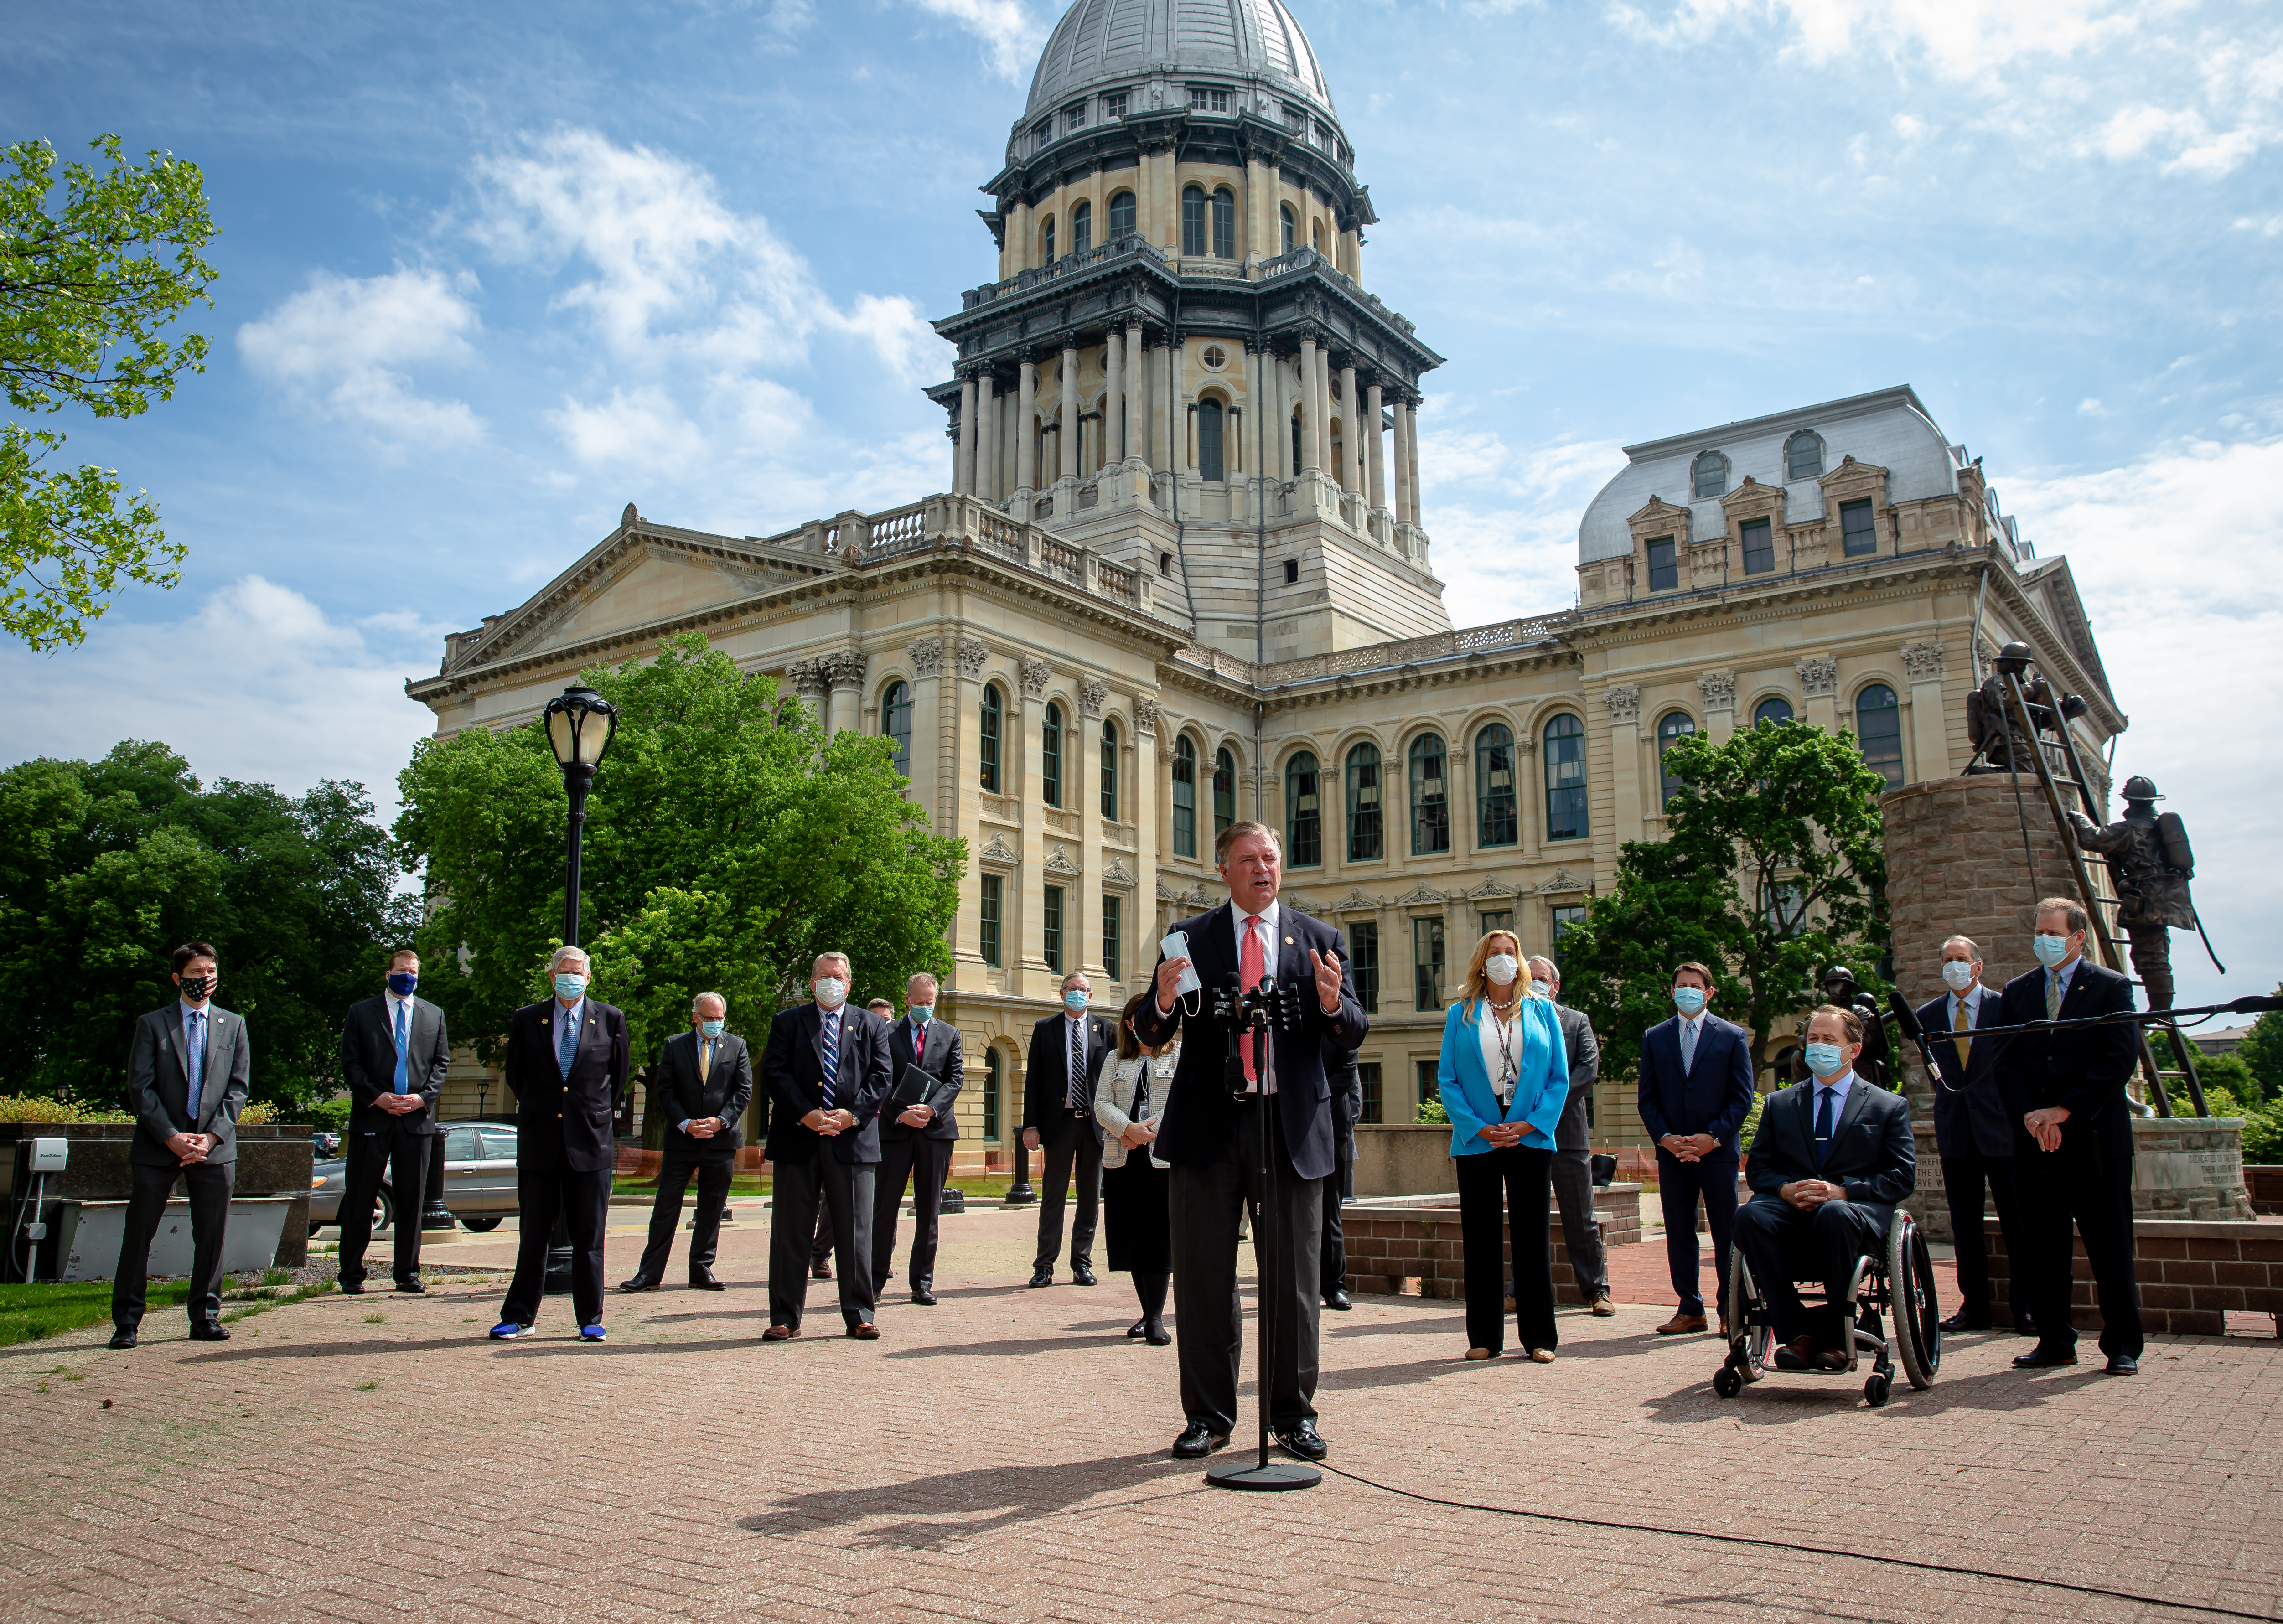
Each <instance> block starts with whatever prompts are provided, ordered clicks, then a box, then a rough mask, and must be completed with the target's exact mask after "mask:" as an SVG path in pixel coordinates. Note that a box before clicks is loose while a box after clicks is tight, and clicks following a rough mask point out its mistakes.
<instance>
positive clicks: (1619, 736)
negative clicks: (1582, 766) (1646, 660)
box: [1586, 682, 1642, 841]
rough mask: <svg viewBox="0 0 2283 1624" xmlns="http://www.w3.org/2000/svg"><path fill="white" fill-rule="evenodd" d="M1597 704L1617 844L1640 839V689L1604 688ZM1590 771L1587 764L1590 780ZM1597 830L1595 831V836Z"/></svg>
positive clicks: (1630, 685) (1632, 686) (1628, 685)
mask: <svg viewBox="0 0 2283 1624" xmlns="http://www.w3.org/2000/svg"><path fill="white" fill-rule="evenodd" d="M1601 703H1603V704H1604V705H1606V706H1608V708H1609V768H1610V776H1611V781H1612V786H1613V789H1614V793H1613V795H1612V797H1611V799H1612V802H1613V807H1612V815H1613V817H1614V818H1615V820H1616V822H1617V828H1615V829H1614V830H1612V831H1611V833H1612V834H1613V835H1615V837H1616V838H1617V839H1618V840H1621V841H1625V840H1639V839H1640V838H1641V835H1642V827H1641V749H1640V745H1641V730H1640V686H1639V685H1638V684H1636V683H1631V682H1628V683H1625V685H1623V686H1622V687H1618V688H1604V689H1603V690H1602V691H1601ZM1592 771H1593V768H1592V764H1591V763H1588V764H1587V767H1586V772H1587V774H1588V777H1589V778H1590V776H1591V773H1592ZM1600 832H1601V831H1600V830H1598V829H1597V830H1595V831H1594V833H1595V834H1596V835H1598V834H1600Z"/></svg>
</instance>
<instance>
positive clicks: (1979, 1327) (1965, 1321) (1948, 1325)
mask: <svg viewBox="0 0 2283 1624" xmlns="http://www.w3.org/2000/svg"><path fill="white" fill-rule="evenodd" d="M1942 1328H1943V1330H1944V1332H1945V1333H1948V1334H1949V1335H1952V1336H1955V1335H1957V1334H1958V1333H1960V1332H1961V1331H1987V1330H1989V1329H1990V1321H1989V1320H1988V1319H1987V1318H1986V1317H1985V1318H1979V1319H1969V1318H1968V1317H1967V1315H1966V1311H1965V1310H1964V1309H1960V1310H1959V1311H1958V1312H1957V1313H1955V1314H1952V1316H1951V1317H1949V1318H1948V1319H1945V1320H1944V1321H1943V1322H1942Z"/></svg>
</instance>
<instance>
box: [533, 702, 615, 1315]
mask: <svg viewBox="0 0 2283 1624" xmlns="http://www.w3.org/2000/svg"><path fill="white" fill-rule="evenodd" d="M542 715H543V718H544V719H545V721H546V723H547V742H548V744H549V747H550V748H551V749H552V750H554V751H555V765H557V766H559V767H561V768H562V769H563V789H564V791H565V794H567V795H568V796H570V797H571V810H570V815H569V818H568V819H567V824H568V828H567V831H566V835H565V843H564V851H565V861H564V871H563V945H564V946H565V947H576V946H577V945H578V944H579V852H580V846H581V844H582V843H583V842H584V840H585V838H586V833H587V792H588V790H589V789H593V788H594V784H595V769H596V767H597V766H600V765H602V761H603V752H604V751H605V750H609V749H610V748H611V735H612V734H613V733H615V732H616V731H618V726H619V711H618V707H617V706H615V705H613V704H612V703H611V702H610V701H609V700H607V699H605V698H604V697H603V696H602V695H600V694H597V693H596V692H595V690H594V689H593V688H588V686H587V685H586V684H585V683H583V682H574V683H573V684H572V685H571V686H570V687H569V688H565V689H564V690H563V692H562V693H561V694H560V695H557V696H556V697H555V698H553V699H550V700H549V701H548V702H547V709H546V711H544V712H543V713H542ZM550 996H552V994H551V993H550ZM547 1289H548V1290H549V1291H550V1292H554V1293H557V1294H560V1293H565V1292H568V1291H569V1290H570V1289H571V1228H570V1225H569V1224H568V1223H567V1222H565V1219H564V1217H563V1216H562V1215H561V1214H559V1213H558V1214H557V1215H556V1219H555V1232H554V1233H553V1234H552V1235H550V1236H549V1237H548V1241H547Z"/></svg>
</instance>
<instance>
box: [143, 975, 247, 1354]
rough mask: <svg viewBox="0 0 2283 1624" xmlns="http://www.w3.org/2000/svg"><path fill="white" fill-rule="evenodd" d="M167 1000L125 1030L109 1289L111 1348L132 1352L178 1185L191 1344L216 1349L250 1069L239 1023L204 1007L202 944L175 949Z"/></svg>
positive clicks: (223, 1336) (210, 998) (225, 1334)
mask: <svg viewBox="0 0 2283 1624" xmlns="http://www.w3.org/2000/svg"><path fill="white" fill-rule="evenodd" d="M174 962H175V969H174V982H175V989H176V992H177V996H176V998H175V1002H174V1003H171V1004H169V1005H168V1006H166V1007H165V1008H163V1009H154V1010H152V1012H151V1013H150V1014H147V1015H144V1017H143V1018H142V1019H141V1020H140V1021H137V1022H136V1023H135V1040H134V1043H133V1045H132V1046H131V1047H130V1048H129V1051H128V1056H127V1105H128V1108H129V1110H131V1111H133V1112H134V1113H135V1137H134V1139H133V1140H132V1142H131V1143H130V1144H129V1146H128V1151H127V1162H128V1171H129V1175H130V1176H131V1177H132V1180H133V1182H132V1184H131V1185H130V1187H129V1195H128V1201H127V1231H126V1233H125V1234H123V1235H121V1237H120V1241H119V1267H118V1269H117V1270H115V1271H114V1272H113V1277H112V1286H111V1324H112V1338H111V1345H112V1346H113V1348H132V1347H134V1346H135V1339H136V1328H137V1327H138V1326H140V1325H142V1323H143V1302H144V1291H143V1288H144V1282H145V1280H147V1279H148V1278H149V1277H150V1272H151V1240H152V1237H153V1236H155V1235H157V1234H158V1232H159V1225H160V1222H161V1221H163V1220H164V1219H165V1217H166V1216H167V1197H168V1195H169V1194H171V1193H173V1191H174V1188H175V1179H177V1178H180V1179H181V1180H182V1181H183V1184H184V1185H187V1186H188V1189H189V1193H190V1201H191V1245H192V1254H193V1261H192V1263H191V1295H190V1302H189V1308H190V1311H191V1339H192V1340H195V1341H200V1342H226V1341H228V1340H230V1332H229V1331H228V1330H227V1329H226V1328H225V1327H224V1326H223V1325H222V1320H221V1313H222V1296H221V1294H220V1293H219V1292H218V1291H217V1290H216V1289H215V1286H216V1282H217V1281H218V1280H219V1279H220V1278H221V1276H222V1231H223V1229H224V1227H225V1226H226V1225H227V1224H229V1222H230V1190H231V1187H232V1186H233V1185H235V1184H236V1183H237V1177H238V1112H239V1110H240V1109H241V1108H243V1107H244V1106H245V1092H246V1079H247V1074H248V1069H249V1062H250V1060H251V1055H250V1052H249V1050H248V1048H247V1045H246V1041H245V1022H244V1021H243V1020H241V1019H239V1018H238V1016H237V1015H234V1014H231V1013H230V1011H229V1010H227V1009H223V1008H221V1007H220V1006H217V1005H216V1004H215V1003H214V986H215V983H216V981H217V980H218V976H217V975H216V965H217V961H216V959H215V956H214V946H213V944H211V943H206V942H185V943H184V944H183V945H182V946H180V947H178V948H176V949H175V960H174Z"/></svg>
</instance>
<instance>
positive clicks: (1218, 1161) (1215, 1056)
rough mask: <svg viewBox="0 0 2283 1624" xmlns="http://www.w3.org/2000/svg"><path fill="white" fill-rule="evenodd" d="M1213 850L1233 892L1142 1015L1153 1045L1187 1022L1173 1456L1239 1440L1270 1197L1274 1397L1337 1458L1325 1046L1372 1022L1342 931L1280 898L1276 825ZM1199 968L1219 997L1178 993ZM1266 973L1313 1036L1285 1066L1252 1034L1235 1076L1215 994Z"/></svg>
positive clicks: (1164, 1141) (1312, 1442)
mask: <svg viewBox="0 0 2283 1624" xmlns="http://www.w3.org/2000/svg"><path fill="white" fill-rule="evenodd" d="M1213 857H1214V860H1215V861H1216V862H1217V863H1218V864H1219V868H1220V876H1221V879H1222V880H1223V881H1224V882H1227V886H1228V890H1229V899H1228V900H1227V902H1225V903H1223V904H1221V905H1219V907H1217V908H1214V909H1212V911H1211V912H1209V913H1202V914H1199V915H1198V916H1197V917H1196V918H1195V919H1189V920H1184V921H1181V922H1180V924H1178V925H1176V926H1174V927H1173V929H1174V930H1175V931H1177V932H1179V933H1180V934H1181V935H1183V936H1186V937H1187V938H1188V954H1187V956H1185V957H1175V958H1172V959H1167V958H1165V957H1164V956H1163V955H1162V954H1161V955H1160V956H1159V959H1158V962H1157V976H1156V984H1157V998H1155V1000H1154V1001H1145V1002H1144V1003H1143V1005H1142V1006H1141V1012H1140V1014H1139V1015H1138V1017H1137V1018H1136V1020H1135V1022H1134V1030H1135V1032H1136V1034H1137V1036H1139V1037H1140V1038H1141V1041H1142V1042H1143V1043H1145V1044H1147V1045H1149V1046H1150V1047H1151V1048H1161V1047H1163V1046H1164V1045H1165V1044H1167V1043H1169V1042H1171V1041H1172V1040H1173V1037H1174V1035H1175V1033H1176V1032H1177V1031H1178V1030H1180V1029H1182V1028H1183V1027H1186V1028H1187V1032H1186V1035H1185V1037H1184V1038H1183V1041H1182V1044H1181V1058H1180V1063H1179V1064H1178V1065H1177V1066H1176V1067H1175V1068H1174V1071H1173V1086H1172V1088H1171V1090H1170V1091H1169V1092H1168V1093H1167V1097H1166V1101H1165V1113H1164V1115H1163V1117H1162V1118H1161V1121H1160V1124H1159V1127H1158V1131H1157V1154H1158V1155H1159V1156H1160V1157H1161V1158H1163V1159H1164V1160H1165V1161H1166V1162H1170V1163H1172V1164H1173V1172H1172V1176H1171V1177H1172V1192H1171V1193H1172V1197H1173V1201H1172V1207H1173V1312H1174V1315H1175V1317H1176V1325H1175V1333H1176V1335H1177V1337H1178V1340H1179V1343H1180V1348H1179V1353H1180V1366H1181V1408H1182V1410H1184V1411H1185V1412H1186V1413H1187V1415H1188V1426H1187V1427H1186V1428H1185V1429H1184V1430H1183V1432H1182V1434H1181V1435H1180V1438H1178V1439H1177V1440H1175V1441H1174V1443H1173V1458H1174V1459H1176V1460H1196V1459H1198V1458H1201V1457H1204V1456H1207V1455H1210V1454H1212V1452H1213V1451H1214V1450H1216V1449H1219V1448H1221V1447H1222V1446H1223V1445H1225V1444H1227V1442H1228V1438H1229V1434H1230V1432H1231V1431H1232V1430H1234V1428H1235V1425H1236V1387H1237V1367H1238V1364H1239V1362H1240V1360H1241V1358H1242V1356H1243V1333H1242V1331H1241V1330H1240V1328H1239V1325H1240V1308H1239V1304H1238V1301H1237V1291H1236V1242H1237V1228H1238V1224H1239V1223H1240V1221H1241V1219H1242V1217H1243V1213H1244V1209H1245V1206H1246V1203H1247V1202H1248V1201H1265V1202H1266V1208H1265V1212H1264V1216H1263V1219H1262V1221H1261V1222H1260V1223H1259V1224H1256V1225H1254V1228H1253V1245H1254V1247H1255V1250H1256V1254H1257V1259H1258V1278H1259V1288H1260V1305H1261V1312H1262V1316H1263V1317H1264V1320H1265V1321H1266V1326H1267V1329H1268V1332H1269V1343H1268V1350H1267V1351H1268V1377H1267V1387H1266V1391H1265V1392H1264V1393H1262V1394H1261V1395H1260V1402H1261V1403H1262V1404H1263V1405H1264V1406H1266V1410H1267V1414H1268V1424H1269V1426H1270V1428H1271V1429H1272V1430H1273V1431H1274V1433H1275V1434H1276V1441H1277V1442H1278V1443H1280V1444H1282V1446H1283V1447H1284V1449H1286V1450H1288V1451H1289V1452H1290V1453H1291V1454H1293V1455H1296V1456H1298V1457H1300V1458H1302V1459H1304V1460H1321V1459H1323V1458H1324V1457H1325V1455H1326V1454H1327V1453H1328V1452H1329V1451H1328V1449H1327V1447H1326V1445H1325V1442H1324V1440H1323V1438H1322V1436H1321V1434H1319V1433H1318V1432H1317V1430H1316V1405H1315V1396H1316V1325H1317V1318H1318V1314H1319V1310H1320V1309H1321V1298H1320V1297H1319V1296H1318V1294H1317V1292H1318V1286H1319V1281H1318V1278H1317V1271H1318V1267H1319V1262H1320V1248H1321V1244H1322V1231H1323V1207H1322V1201H1323V1190H1324V1186H1323V1183H1322V1181H1323V1180H1324V1179H1325V1178H1326V1177H1329V1175H1330V1173H1331V1171H1332V1168H1333V1165H1334V1155H1333V1148H1334V1147H1333V1144H1332V1106H1331V1088H1330V1084H1329V1081H1328V1080H1327V1078H1326V1076H1325V1075H1324V1062H1323V1045H1324V1043H1325V1041H1326V1040H1327V1039H1329V1040H1330V1041H1331V1042H1332V1043H1334V1044H1336V1045H1338V1046H1339V1047H1340V1048H1343V1049H1354V1048H1356V1047H1357V1046H1358V1045H1360V1044H1361V1043H1362V1042H1363V1039H1364V1033H1365V1031H1366V1030H1367V1022H1366V1021H1365V1019H1364V1013H1363V1006H1362V1005H1361V1004H1360V1003H1359V1002H1358V1001H1357V999H1356V991H1355V983H1354V982H1353V980H1352V978H1351V976H1350V975H1349V973H1348V967H1347V952H1346V944H1345V943H1344V942H1342V941H1341V940H1340V933H1339V932H1338V931H1337V930H1336V929H1333V928H1332V927H1331V926H1329V925H1327V924H1325V923H1323V922H1322V921H1319V920H1313V919H1311V918H1309V917H1308V916H1307V915H1306V914H1305V913H1300V912H1299V911H1298V910H1297V909H1295V908H1292V907H1290V906H1288V905H1283V904H1281V903H1279V902H1278V901H1277V900H1276V891H1277V887H1278V886H1279V884H1281V883H1282V879H1283V866H1284V865H1283V851H1282V847H1281V846H1280V845H1279V843H1278V841H1277V838H1276V831H1275V830H1274V829H1272V828H1269V827H1268V826H1267V825H1266V824H1261V823H1237V824H1232V825H1231V826H1230V827H1228V828H1226V829H1223V830H1222V831H1221V833H1220V837H1219V839H1218V840H1216V841H1215V842H1214V843H1213ZM1187 971H1194V972H1195V973H1196V976H1197V979H1198V980H1199V981H1200V982H1201V983H1203V984H1204V988H1205V989H1207V990H1208V991H1193V992H1191V993H1189V994H1188V995H1187V996H1186V997H1184V996H1182V995H1181V994H1180V992H1179V991H1178V989H1179V987H1180V983H1181V978H1182V975H1183V973H1184V972H1187ZM1262 983H1274V984H1275V985H1276V986H1278V987H1280V988H1281V989H1282V991H1283V992H1284V994H1285V996H1286V997H1288V998H1290V999H1292V1000H1293V1001H1294V1002H1295V1003H1296V1004H1297V1006H1298V1008H1299V1010H1300V1012H1301V1018H1300V1022H1299V1027H1298V1030H1296V1031H1290V1032H1282V1031H1280V1032H1278V1033H1276V1034H1275V1035H1274V1037H1273V1038H1271V1039H1270V1040H1269V1043H1270V1045H1273V1050H1274V1053H1273V1060H1274V1065H1273V1066H1272V1065H1270V1064H1269V1063H1268V1062H1269V1061H1270V1060H1271V1059H1272V1056H1271V1055H1270V1054H1267V1053H1255V1052H1254V1045H1255V1040H1254V1037H1253V1036H1252V1034H1251V1033H1250V1032H1247V1033H1245V1034H1243V1036H1242V1037H1238V1038H1237V1039H1236V1045H1235V1046H1236V1061H1237V1070H1238V1071H1239V1072H1241V1076H1239V1077H1228V1076H1226V1075H1225V1074H1226V1073H1227V1064H1226V1062H1227V1056H1228V1053H1229V1046H1230V1045H1229V1039H1230V1037H1231V1035H1232V1034H1231V1030H1230V1027H1229V1025H1228V1023H1227V1022H1222V1021H1219V1020H1216V1019H1214V1018H1213V1016H1212V1014H1211V1013H1210V1002H1209V1000H1210V998H1211V997H1212V992H1211V991H1210V990H1212V989H1219V988H1221V987H1224V986H1227V987H1231V988H1234V989H1237V990H1241V991H1245V992H1251V991H1253V990H1255V989H1256V988H1258V987H1259V986H1260V985H1261V984H1262ZM1264 1046H1266V1045H1264ZM1262 1084H1266V1085H1267V1086H1268V1087H1269V1089H1270V1092H1273V1093H1274V1095H1275V1096H1276V1097H1275V1099H1274V1100H1273V1101H1271V1102H1270V1105H1269V1109H1268V1112H1267V1116H1268V1141H1269V1142H1268V1146H1267V1155H1266V1158H1265V1160H1266V1162H1267V1163H1268V1169H1269V1184H1270V1188H1269V1189H1268V1190H1266V1191H1264V1190H1262V1189H1261V1187H1260V1169H1261V1164H1262V1162H1263V1161H1264V1157H1263V1155H1262V1146H1261V1144H1260V1107H1259V1104H1258V1099H1257V1097H1256V1096H1255V1091H1257V1090H1258V1088H1260V1087H1261V1086H1262ZM1237 1089H1242V1090H1243V1091H1244V1092H1243V1093H1238V1092H1235V1090H1237Z"/></svg>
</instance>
